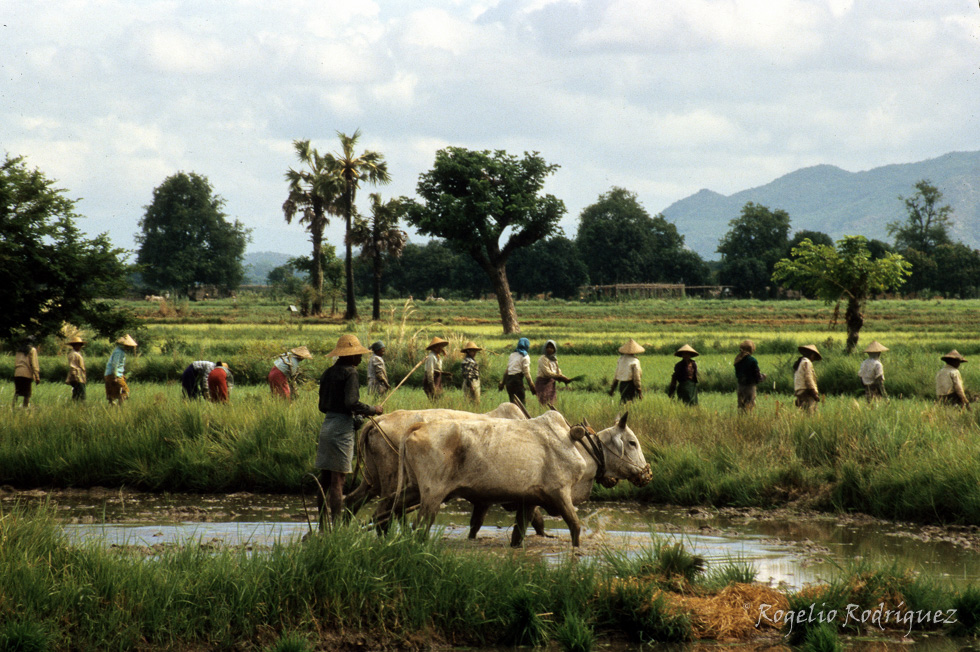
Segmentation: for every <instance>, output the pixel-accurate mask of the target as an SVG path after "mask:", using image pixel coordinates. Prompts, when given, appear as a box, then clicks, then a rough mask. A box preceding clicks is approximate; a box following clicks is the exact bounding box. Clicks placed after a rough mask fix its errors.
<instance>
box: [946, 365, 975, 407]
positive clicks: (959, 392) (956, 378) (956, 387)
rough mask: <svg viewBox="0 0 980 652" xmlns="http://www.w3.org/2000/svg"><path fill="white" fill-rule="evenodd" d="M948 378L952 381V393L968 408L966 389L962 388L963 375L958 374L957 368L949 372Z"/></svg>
mask: <svg viewBox="0 0 980 652" xmlns="http://www.w3.org/2000/svg"><path fill="white" fill-rule="evenodd" d="M950 380H952V381H953V393H954V394H956V396H957V397H958V398H959V399H960V403H961V404H962V405H963V406H964V407H965V408H966V409H967V410H969V409H970V401H969V399H967V398H966V390H964V389H963V377H962V376H961V375H960V371H959V369H957V370H956V371H954V372H953V373H951V374H950Z"/></svg>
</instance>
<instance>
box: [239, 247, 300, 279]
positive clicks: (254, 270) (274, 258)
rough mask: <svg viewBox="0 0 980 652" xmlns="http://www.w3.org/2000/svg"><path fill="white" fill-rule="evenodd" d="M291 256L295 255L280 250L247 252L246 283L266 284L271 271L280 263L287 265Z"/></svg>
mask: <svg viewBox="0 0 980 652" xmlns="http://www.w3.org/2000/svg"><path fill="white" fill-rule="evenodd" d="M290 258H293V256H290V255H289V254H281V253H279V252H278V251H258V252H253V253H248V254H245V285H265V283H266V276H268V274H269V272H271V271H272V270H273V269H275V268H276V267H279V266H280V265H285V264H286V263H287V262H289V259H290Z"/></svg>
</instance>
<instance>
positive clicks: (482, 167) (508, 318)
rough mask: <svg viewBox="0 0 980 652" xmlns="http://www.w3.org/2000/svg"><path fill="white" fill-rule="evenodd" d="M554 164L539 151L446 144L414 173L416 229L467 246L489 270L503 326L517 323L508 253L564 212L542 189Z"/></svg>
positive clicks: (552, 227) (510, 329) (412, 219)
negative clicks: (427, 168)
mask: <svg viewBox="0 0 980 652" xmlns="http://www.w3.org/2000/svg"><path fill="white" fill-rule="evenodd" d="M557 167H558V166H557V165H553V164H549V163H546V162H545V161H544V159H542V158H541V157H540V156H539V155H538V153H537V152H534V153H530V154H529V153H526V152H525V154H524V157H523V158H521V159H518V158H517V157H515V156H513V155H510V154H508V153H507V152H505V151H503V150H497V151H495V152H490V151H482V152H478V151H473V150H468V149H464V148H462V147H449V148H447V149H443V150H440V151H438V152H436V160H435V164H434V165H433V167H432V169H431V170H430V171H428V172H425V173H424V174H422V175H421V177H420V178H419V183H418V188H417V190H418V194H419V196H420V197H421V198H422V203H419V202H416V201H410V202H409V212H408V221H409V223H411V224H412V225H413V226H415V227H416V228H417V229H418V230H419V232H420V233H421V234H423V235H432V236H436V237H439V238H445V239H446V240H448V241H449V243H450V244H451V246H453V247H455V248H458V249H459V250H460V251H465V252H467V253H469V254H470V256H472V257H473V259H474V260H475V261H476V262H477V264H478V265H479V266H480V268H481V269H483V271H484V272H485V273H486V275H487V277H488V278H489V279H490V284H491V285H492V286H493V291H494V294H496V296H497V304H498V306H499V308H500V321H501V323H502V325H503V329H504V333H519V332H520V330H521V327H520V324H518V321H517V311H516V310H515V309H514V298H513V296H511V291H510V282H509V280H508V279H507V260H508V259H509V258H510V256H511V255H512V254H513V253H514V252H515V251H517V250H518V249H520V248H522V247H527V246H529V245H531V244H534V243H535V242H537V241H538V240H541V239H542V238H545V237H547V236H549V235H551V234H553V233H556V232H557V231H558V221H559V220H560V219H561V216H562V215H564V213H565V204H564V203H563V202H562V201H561V200H560V199H558V198H556V197H554V196H553V195H541V194H540V193H541V191H542V189H543V187H544V181H545V178H546V177H547V176H548V175H550V174H552V173H553V172H554V171H555V169H556V168H557ZM505 234H506V240H505V241H504V242H503V243H501V239H502V238H504V237H505Z"/></svg>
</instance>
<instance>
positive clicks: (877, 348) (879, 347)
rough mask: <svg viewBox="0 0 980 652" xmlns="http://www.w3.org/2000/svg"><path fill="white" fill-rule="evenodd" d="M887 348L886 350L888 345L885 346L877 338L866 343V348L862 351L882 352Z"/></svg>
mask: <svg viewBox="0 0 980 652" xmlns="http://www.w3.org/2000/svg"><path fill="white" fill-rule="evenodd" d="M887 350H888V347H887V346H885V345H884V344H882V343H881V342H879V341H878V340H874V341H872V342H871V344H869V345H868V348H866V349H865V350H864V352H865V353H884V352H885V351H887Z"/></svg>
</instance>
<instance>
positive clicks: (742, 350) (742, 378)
mask: <svg viewBox="0 0 980 652" xmlns="http://www.w3.org/2000/svg"><path fill="white" fill-rule="evenodd" d="M753 353H755V342H753V341H752V340H743V341H742V343H741V344H739V345H738V355H736V356H735V362H734V365H735V380H737V381H738V387H737V388H736V390H735V395H736V397H737V399H738V409H739V410H741V411H743V412H751V411H752V410H753V409H755V395H756V385H758V384H759V383H761V382H762V381H763V380H765V379H766V375H765V374H764V373H762V372H761V371H759V361H758V360H756V359H755V356H753V355H752V354H753Z"/></svg>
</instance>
